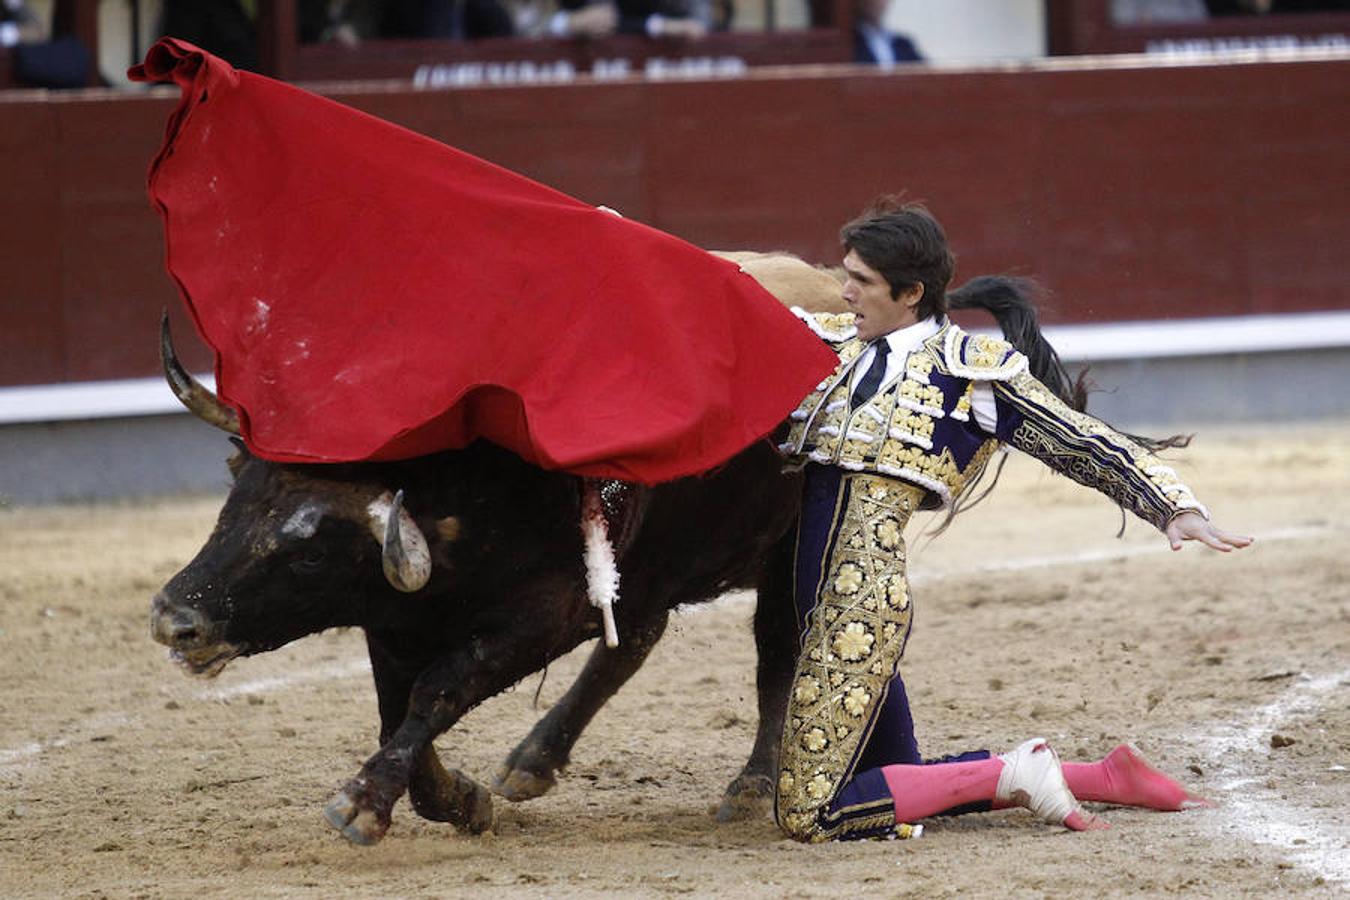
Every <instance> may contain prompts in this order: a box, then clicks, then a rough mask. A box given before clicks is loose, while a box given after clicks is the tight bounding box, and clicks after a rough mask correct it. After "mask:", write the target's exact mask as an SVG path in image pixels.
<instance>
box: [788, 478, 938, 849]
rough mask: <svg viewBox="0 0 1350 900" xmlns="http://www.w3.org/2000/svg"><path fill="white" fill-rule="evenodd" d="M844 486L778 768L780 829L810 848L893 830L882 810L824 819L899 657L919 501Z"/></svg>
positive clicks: (883, 482) (882, 485) (877, 482)
mask: <svg viewBox="0 0 1350 900" xmlns="http://www.w3.org/2000/svg"><path fill="white" fill-rule="evenodd" d="M844 478H845V485H844V487H843V488H842V489H844V490H847V493H848V499H847V501H846V502H845V504H844V505H843V508H842V509H841V510H839V512H838V513H837V514H838V515H839V516H841V517H842V521H841V523H840V527H839V533H838V537H837V539H836V541H835V545H834V551H833V552H832V553H831V555H830V559H829V560H827V561H826V571H827V574H826V575H825V577H824V579H823V584H822V586H821V590H820V592H819V596H818V598H817V601H818V602H817V605H816V607H815V611H814V612H813V613H812V615H811V618H810V622H809V625H808V628H807V633H806V636H805V637H804V638H803V642H802V652H801V654H800V656H799V658H798V662H797V674H796V677H795V679H794V681H793V684H794V685H795V687H794V689H793V692H792V695H791V697H790V710H789V714H788V715H787V716H786V722H787V724H786V726H785V729H784V735H783V743H782V753H781V757H780V761H779V765H780V771H779V777H778V796H777V814H778V818H779V822H780V823H781V824H782V825H783V827H784V828H785V829H786V830H787V831H788V832H789V833H790V834H792V835H793V836H795V837H798V838H800V839H803V840H811V841H823V840H830V839H832V838H836V837H839V836H841V835H843V834H849V833H855V834H856V833H859V832H861V831H869V830H875V829H877V828H881V827H886V826H890V825H894V824H896V823H895V821H894V814H893V813H887V812H886V811H885V808H888V807H889V801H888V802H887V804H884V805H883V806H879V807H878V811H877V813H876V815H870V816H869V815H864V816H852V817H844V818H840V819H838V820H837V821H835V820H833V818H831V817H826V816H825V815H824V810H825V807H826V806H827V804H828V803H829V802H830V800H832V799H833V797H834V796H835V794H836V793H837V792H838V790H839V788H840V787H841V786H842V785H843V784H844V782H845V781H847V780H848V778H849V777H851V775H852V770H853V765H854V762H855V757H856V756H857V754H858V752H859V751H860V750H861V748H862V746H863V745H864V743H865V741H866V739H867V736H868V735H870V734H871V729H872V719H873V716H875V714H876V710H877V708H878V707H879V704H880V700H881V698H883V697H884V696H885V691H886V687H887V685H888V684H889V682H890V679H891V677H892V676H893V675H894V674H895V670H896V667H897V666H898V665H899V662H900V657H901V655H902V654H903V652H904V647H905V638H906V636H907V634H908V627H909V616H910V606H909V597H908V591H907V590H906V588H905V583H904V582H905V576H904V564H905V545H904V541H903V538H902V532H903V529H904V525H905V523H906V522H907V521H908V520H909V517H910V515H911V513H912V512H913V511H914V510H915V509H916V508H917V507H918V505H919V503H920V501H921V500H922V499H923V493H924V492H923V490H922V489H921V488H919V487H917V486H915V485H911V484H906V483H904V482H899V481H895V480H893V479H889V478H885V477H882V476H878V475H871V474H854V475H845V476H844ZM869 808H870V807H869ZM827 819H828V820H827Z"/></svg>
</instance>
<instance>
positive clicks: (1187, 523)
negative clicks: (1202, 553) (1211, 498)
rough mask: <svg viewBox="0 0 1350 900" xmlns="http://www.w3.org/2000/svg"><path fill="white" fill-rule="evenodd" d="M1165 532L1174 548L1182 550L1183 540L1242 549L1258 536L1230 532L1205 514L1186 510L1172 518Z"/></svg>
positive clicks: (1224, 551) (1229, 550) (1223, 550)
mask: <svg viewBox="0 0 1350 900" xmlns="http://www.w3.org/2000/svg"><path fill="white" fill-rule="evenodd" d="M1164 533H1165V534H1166V535H1167V540H1168V541H1169V542H1170V543H1171V544H1172V549H1173V550H1180V549H1181V543H1182V541H1201V542H1203V543H1205V544H1207V545H1209V546H1210V547H1213V548H1214V549H1215V550H1219V551H1221V552H1223V553H1229V552H1231V551H1233V550H1240V549H1242V548H1243V547H1245V546H1247V545H1248V544H1250V543H1251V542H1252V541H1254V540H1256V538H1250V537H1243V536H1242V535H1239V534H1229V533H1228V532H1226V531H1224V530H1222V529H1219V528H1215V527H1214V526H1213V525H1212V524H1210V522H1209V521H1208V520H1207V519H1205V517H1204V516H1202V515H1200V514H1199V513H1197V512H1184V513H1182V514H1181V515H1179V516H1177V517H1176V518H1174V519H1172V521H1170V522H1168V523H1167V530H1166V532H1164Z"/></svg>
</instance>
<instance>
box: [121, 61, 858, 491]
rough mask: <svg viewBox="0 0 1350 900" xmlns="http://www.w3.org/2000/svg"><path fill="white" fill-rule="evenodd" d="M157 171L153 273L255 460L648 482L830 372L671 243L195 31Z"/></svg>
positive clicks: (795, 328)
mask: <svg viewBox="0 0 1350 900" xmlns="http://www.w3.org/2000/svg"><path fill="white" fill-rule="evenodd" d="M129 74H130V76H131V78H132V79H134V80H136V81H170V80H171V81H174V82H176V83H177V84H178V85H179V87H180V88H181V89H182V92H183V95H182V99H181V101H180V102H179V104H178V106H177V108H176V109H175V110H174V112H173V114H172V115H171V116H170V118H169V123H168V133H167V135H166V137H165V141H164V146H163V148H162V149H161V150H160V152H159V154H158V155H157V156H156V157H155V159H154V161H153V162H152V163H151V166H150V196H151V199H152V200H153V202H154V204H155V206H156V207H158V209H159V211H160V213H161V214H162V215H163V218H164V228H165V232H166V240H167V244H168V250H167V266H168V269H169V272H170V274H171V275H172V276H173V278H174V279H175V280H176V281H177V283H178V285H179V288H180V289H181V291H182V295H183V298H184V299H185V300H186V302H187V304H188V307H189V308H190V310H191V312H192V315H193V317H194V319H195V321H196V324H197V328H198V330H199V331H200V332H201V334H202V336H203V338H204V339H205V340H206V342H207V344H208V345H209V346H210V347H211V348H212V349H213V350H215V353H216V379H217V382H216V384H217V392H218V393H219V395H220V397H221V399H222V400H223V401H225V402H226V403H228V404H230V405H231V406H233V407H235V408H236V409H237V410H238V411H239V419H240V425H241V431H242V435H243V438H244V440H245V441H246V442H247V443H248V445H249V448H250V449H251V450H252V451H253V452H255V453H257V454H258V455H259V456H262V457H265V458H267V459H272V460H276V461H280V462H348V461H355V460H388V459H402V458H407V457H412V456H419V455H422V454H425V453H431V452H435V451H438V450H443V449H447V448H452V447H461V446H464V445H465V444H467V443H469V442H470V441H472V440H474V439H475V438H478V437H483V438H486V439H488V440H491V441H493V442H495V443H497V444H500V445H502V446H504V447H507V448H509V449H511V450H513V451H515V452H516V453H518V454H519V455H520V456H522V457H523V458H525V459H526V460H529V461H530V462H533V463H535V464H537V465H540V466H543V467H545V468H557V469H566V470H568V471H570V472H575V473H577V474H582V475H590V476H598V477H611V478H623V479H627V480H631V481H641V482H646V483H655V482H660V481H666V480H668V479H672V478H677V477H681V476H684V475H691V474H695V473H698V472H702V471H706V470H707V469H710V468H712V467H714V466H717V465H719V464H721V463H722V462H725V461H726V460H727V459H729V458H730V457H732V456H734V455H735V454H736V453H738V452H739V451H740V450H742V449H744V448H745V447H747V446H749V445H750V444H751V443H753V442H754V441H755V440H757V439H758V438H760V437H762V436H763V435H765V434H766V433H768V432H769V431H771V430H772V429H773V428H774V426H775V425H777V424H778V422H779V421H781V420H782V419H783V418H785V417H786V416H787V414H788V413H789V412H790V411H791V410H792V409H793V408H794V407H795V406H796V404H797V403H798V402H799V401H800V400H801V398H802V397H803V396H805V395H806V394H807V393H808V392H809V391H810V390H811V388H812V387H813V386H814V385H815V384H816V383H817V382H819V381H820V380H821V379H822V378H824V377H825V376H826V375H827V374H828V373H829V372H830V371H831V370H833V368H834V366H835V365H836V364H837V362H838V360H837V358H836V357H835V356H834V354H832V353H831V352H830V351H829V350H828V349H827V348H826V347H825V345H824V344H822V343H821V342H820V341H819V340H818V339H817V338H816V337H815V336H814V335H813V334H812V333H811V332H810V331H808V330H807V329H806V328H804V327H802V325H801V324H800V323H799V322H797V321H796V319H795V317H794V316H793V315H792V314H791V313H789V312H788V311H787V310H786V309H784V308H783V307H782V305H781V304H779V303H778V302H777V301H776V300H775V299H774V298H773V297H772V296H771V295H770V294H768V293H767V292H766V291H765V290H764V289H763V288H761V287H760V286H759V285H758V284H757V283H756V282H755V281H754V280H753V279H752V278H750V277H749V276H748V275H745V274H744V273H742V272H740V271H739V269H738V268H737V267H736V266H735V265H734V264H732V263H728V262H725V261H723V260H719V259H717V258H715V257H713V256H711V255H709V254H708V253H706V252H704V251H703V250H700V249H698V248H697V247H694V246H692V245H690V244H687V243H685V242H684V241H681V240H678V239H677V238H674V237H671V236H670V235H667V234H663V233H662V232H659V231H656V230H654V229H652V228H648V227H646V226H643V225H640V224H638V223H636V222H631V221H628V220H626V219H622V218H619V217H618V216H616V215H613V214H611V213H609V212H606V211H601V210H597V209H596V208H595V207H592V206H590V205H588V204H585V203H581V202H580V201H577V200H574V199H572V198H571V197H568V196H566V195H564V194H561V193H558V192H557V191H554V190H552V189H550V188H547V187H544V186H542V185H540V184H537V183H535V182H533V181H530V180H529V179H526V178H523V177H521V176H519V175H515V174H513V173H511V172H508V171H506V170H505V169H501V168H499V167H497V166H494V165H491V164H490V163H486V162H483V161H482V160H479V159H476V158H474V157H472V156H469V155H467V154H465V153H461V152H459V151H457V150H454V149H452V148H450V147H447V146H445V145H444V144H440V143H438V142H436V141H433V140H430V139H429V138H426V137H423V136H421V135H418V134H415V133H413V132H411V131H408V130H406V129H403V128H400V127H398V126H395V125H391V124H389V123H387V122H384V121H382V120H380V119H376V118H373V117H371V116H368V115H366V114H364V113H361V112H358V111H356V110H353V109H351V108H349V107H346V106H342V105H341V104H338V103H335V102H332V101H330V100H326V99H324V98H322V97H318V96H316V95H314V94H310V93H307V92H305V91H302V90H299V89H297V88H294V87H291V86H289V85H286V84H282V83H280V82H277V81H273V80H271V79H269V78H264V77H262V76H259V75H253V74H251V73H248V72H239V71H236V70H235V69H233V68H231V67H230V66H229V64H227V63H225V62H224V61H222V60H220V59H217V58H216V57H214V56H212V55H210V54H209V53H206V52H204V51H202V50H200V49H198V48H196V47H194V46H192V45H191V44H187V43H184V42H182V41H175V40H171V39H165V40H161V41H159V42H158V43H156V44H155V45H154V46H153V47H151V48H150V51H149V53H148V54H147V55H146V58H145V62H144V63H143V64H142V65H140V66H136V67H135V68H133V69H132V70H131V72H130V73H129Z"/></svg>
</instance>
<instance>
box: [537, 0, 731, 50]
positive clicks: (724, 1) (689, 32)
mask: <svg viewBox="0 0 1350 900" xmlns="http://www.w3.org/2000/svg"><path fill="white" fill-rule="evenodd" d="M558 6H559V7H560V8H559V10H558V12H557V13H555V14H554V16H553V18H551V19H550V20H549V33H550V34H553V35H555V36H571V35H577V36H587V34H586V32H584V31H578V30H576V28H575V25H576V24H581V25H583V26H584V25H587V24H591V23H597V24H599V25H600V26H601V27H602V28H603V26H604V25H605V24H607V22H608V20H609V19H610V18H611V17H612V18H613V19H614V23H615V24H614V26H613V27H610V28H609V30H608V31H597V32H594V33H592V34H590V35H589V36H592V37H600V36H603V35H604V34H608V33H611V32H613V31H618V32H619V33H620V34H643V35H646V36H647V37H651V38H672V39H675V40H698V39H699V38H701V37H703V36H705V35H706V34H707V33H708V32H709V31H724V30H726V29H727V28H729V27H730V26H731V17H732V13H733V10H732V5H731V0H559V3H558ZM606 8H608V10H610V11H609V12H606V11H605V10H606ZM578 17H583V18H582V19H580V20H578ZM591 17H593V19H592V18H591Z"/></svg>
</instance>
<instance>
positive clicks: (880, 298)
mask: <svg viewBox="0 0 1350 900" xmlns="http://www.w3.org/2000/svg"><path fill="white" fill-rule="evenodd" d="M844 271H845V272H847V273H848V281H847V282H845V283H844V301H845V302H846V303H848V308H849V311H850V312H852V313H853V314H854V317H855V318H854V325H856V326H857V328H858V337H859V338H861V339H862V340H864V341H874V340H876V339H877V338H879V337H882V336H883V335H887V334H890V333H891V332H892V331H895V330H897V329H900V328H905V327H906V326H909V325H913V324H915V323H916V322H918V321H919V319H918V316H917V315H916V314H915V311H914V308H915V306H917V305H918V302H919V298H920V297H922V296H923V285H921V284H919V285H915V286H913V287H911V288H907V289H905V290H903V291H901V292H900V294H899V296H897V297H892V296H891V285H890V283H889V282H888V281H886V279H885V278H884V277H883V276H882V274H881V273H880V272H878V271H877V270H876V269H873V268H872V267H871V266H869V265H868V264H867V263H865V262H863V260H862V257H860V256H858V252H857V251H856V250H850V251H848V255H847V256H845V257H844Z"/></svg>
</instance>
